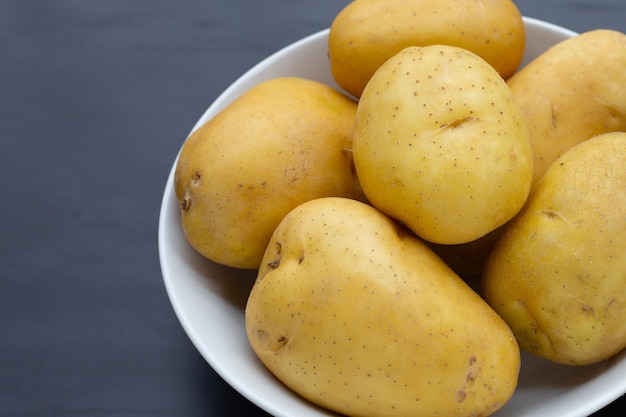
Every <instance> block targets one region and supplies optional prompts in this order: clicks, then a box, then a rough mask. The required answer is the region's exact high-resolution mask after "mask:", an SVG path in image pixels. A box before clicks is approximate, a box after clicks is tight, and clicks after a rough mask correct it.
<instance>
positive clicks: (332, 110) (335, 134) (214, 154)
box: [174, 78, 364, 269]
mask: <svg viewBox="0 0 626 417" xmlns="http://www.w3.org/2000/svg"><path fill="white" fill-rule="evenodd" d="M355 112H356V103H355V102H354V101H353V100H351V99H349V98H347V97H346V96H344V95H343V94H341V93H339V92H338V91H336V90H334V89H332V88H331V87H328V86H326V85H323V84H320V83H317V82H314V81H310V80H306V79H302V78H277V79H273V80H269V81H266V82H264V83H261V84H259V85H257V86H255V87H253V88H252V89H250V90H249V91H247V92H246V93H244V94H243V95H242V96H241V97H240V98H238V99H237V100H236V101H235V102H233V103H232V104H230V105H229V106H228V107H227V108H226V109H224V110H223V111H222V112H221V113H220V114H218V115H216V116H215V117H214V118H213V119H211V120H209V121H208V122H207V123H206V124H204V125H203V126H202V127H200V128H199V129H198V130H197V131H195V132H194V133H193V134H192V135H191V136H190V137H189V138H188V140H187V141H186V142H185V143H184V145H183V148H182V150H181V153H180V155H179V159H178V162H177V166H176V172H175V175H174V186H175V191H176V196H177V198H178V200H179V202H180V206H181V215H182V227H183V229H184V232H185V235H186V237H187V240H188V241H189V243H190V244H191V245H192V246H193V247H194V248H195V249H196V250H197V251H198V252H200V253H201V254H202V255H204V256H206V257H207V258H209V259H211V260H213V261H215V262H217V263H220V264H224V265H228V266H231V267H237V268H251V269H254V268H258V266H259V263H260V261H261V258H262V257H263V252H264V251H265V248H266V246H267V243H268V242H269V239H270V237H271V235H272V232H273V231H274V228H275V227H276V226H277V225H278V223H279V222H280V220H281V219H282V218H283V216H284V215H285V214H287V213H288V212H289V210H291V209H292V208H294V207H296V206H297V205H299V204H300V203H303V202H304V201H307V200H309V199H312V198H316V197H324V196H341V197H350V198H356V199H362V198H364V197H363V194H362V192H361V189H360V187H359V185H358V181H357V179H356V177H355V175H354V167H353V164H352V154H351V152H350V149H351V147H352V130H353V125H354V116H355Z"/></svg>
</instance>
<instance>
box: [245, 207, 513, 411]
mask: <svg viewBox="0 0 626 417" xmlns="http://www.w3.org/2000/svg"><path fill="white" fill-rule="evenodd" d="M245 313H246V314H245V316H246V317H245V319H246V332H247V335H248V338H249V340H250V343H251V346H252V348H253V349H254V351H255V352H256V354H257V355H258V357H259V359H260V360H261V361H262V362H263V363H264V364H265V365H266V366H267V367H268V369H269V370H271V371H272V372H273V373H274V374H275V375H276V376H277V377H278V378H279V379H280V380H281V381H282V382H284V383H285V385H287V386H288V387H290V388H291V389H293V390H294V391H295V392H297V393H299V394H300V395H302V396H303V397H305V398H307V399H308V400H310V401H312V402H314V403H316V404H318V405H320V406H322V407H325V408H328V409H330V410H333V411H336V412H339V413H341V414H342V415H346V416H375V417H414V416H433V417H434V416H439V417H459V416H465V417H469V416H487V415H490V414H492V413H493V412H495V411H496V410H497V409H499V408H501V407H502V406H503V405H504V404H505V403H506V402H507V401H508V399H509V398H510V397H511V395H512V394H513V392H514V391H515V387H516V385H517V378H518V372H519V367H520V352H519V347H518V346H517V343H516V341H515V338H514V337H513V334H512V332H511V330H510V329H509V327H508V326H507V325H506V324H505V323H504V321H503V320H502V319H501V318H500V317H499V316H498V315H497V314H496V313H495V312H494V311H493V309H491V308H490V307H489V306H488V305H487V304H486V303H485V302H484V300H483V299H482V298H480V297H479V296H478V295H477V294H476V293H475V292H474V291H472V290H471V289H470V288H469V287H468V286H467V285H466V284H465V283H463V281H462V280H461V279H460V278H459V277H458V276H456V275H455V274H454V272H452V270H451V269H450V268H448V267H447V266H446V265H445V264H444V263H443V262H442V261H441V259H439V258H438V257H437V256H436V255H435V254H434V253H433V252H432V251H430V250H429V249H428V247H426V245H424V244H423V243H422V242H421V241H420V240H418V239H417V238H415V236H413V235H412V234H410V233H408V231H407V230H405V229H404V228H402V227H399V226H398V225H397V224H396V223H395V222H393V221H392V220H391V219H389V218H388V217H387V216H385V215H383V214H382V213H380V212H379V211H378V210H376V209H374V208H373V207H371V206H369V205H367V204H363V203H360V202H358V201H354V200H350V199H345V198H343V199H342V198H322V199H316V200H312V201H308V202H306V203H303V204H302V205H300V206H299V207H297V208H295V209H294V210H292V211H291V212H290V213H289V214H287V216H285V218H284V219H283V220H282V221H281V223H280V224H279V226H278V227H277V228H276V231H275V232H274V234H273V236H272V239H271V241H270V244H269V246H268V250H267V251H266V252H265V256H264V258H263V262H262V263H261V266H260V268H259V274H258V276H257V280H256V282H255V284H254V287H253V288H252V291H251V292H250V297H249V298H248V303H247V305H246V312H245Z"/></svg>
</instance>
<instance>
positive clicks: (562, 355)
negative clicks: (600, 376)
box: [482, 132, 626, 365]
mask: <svg viewBox="0 0 626 417" xmlns="http://www.w3.org/2000/svg"><path fill="white" fill-rule="evenodd" d="M625 248H626V133H622V132H614V133H606V134H603V135H600V136H597V137H594V138H592V139H589V140H587V141H585V142H583V143H581V144H579V145H576V146H575V147H574V148H572V149H570V150H569V151H567V152H566V153H565V154H563V155H562V156H561V157H560V158H559V159H557V160H556V161H555V162H554V163H553V164H552V165H551V166H550V168H548V170H547V171H546V173H545V175H544V176H543V177H542V179H541V180H540V181H539V183H538V184H537V186H536V188H535V190H534V191H533V192H532V194H531V196H530V198H529V200H528V204H527V206H526V207H525V208H524V210H523V211H522V212H521V213H520V215H519V217H517V218H516V219H515V220H514V221H513V222H511V223H510V225H508V226H507V228H506V230H505V232H504V234H503V236H502V237H501V239H500V240H499V241H498V242H497V243H496V246H495V248H494V249H493V250H492V252H491V254H490V256H489V257H488V259H487V263H486V266H485V272H484V276H483V277H482V286H483V290H482V291H483V295H484V297H485V299H486V300H487V301H488V302H489V304H490V305H491V306H492V307H493V308H494V309H495V310H496V311H497V312H498V313H499V314H500V315H501V316H502V317H503V318H504V320H506V322H507V323H508V324H509V325H510V326H511V328H512V329H513V332H514V333H515V335H516V337H517V340H518V341H519V344H520V347H521V348H522V349H524V350H526V351H528V352H531V353H533V354H535V355H537V356H541V357H544V358H546V359H549V360H552V361H554V362H557V363H561V364H567V365H586V364H591V363H595V362H599V361H602V360H604V359H607V358H609V357H611V356H613V355H614V354H616V353H617V352H619V351H621V350H622V349H624V348H626V326H624V323H626V272H625V271H626V252H625V251H624V249H625Z"/></svg>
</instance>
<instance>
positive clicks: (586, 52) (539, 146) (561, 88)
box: [507, 29, 626, 186]
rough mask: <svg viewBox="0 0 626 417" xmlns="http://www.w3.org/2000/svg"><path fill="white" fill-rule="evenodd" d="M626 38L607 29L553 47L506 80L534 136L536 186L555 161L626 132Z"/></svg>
mask: <svg viewBox="0 0 626 417" xmlns="http://www.w3.org/2000/svg"><path fill="white" fill-rule="evenodd" d="M624 68H626V35H625V34H623V33H621V32H618V31H614V30H606V29H597V30H592V31H589V32H585V33H582V34H580V35H578V36H575V37H573V38H570V39H567V40H565V41H562V42H560V43H559V44H557V45H555V46H553V47H552V48H550V49H548V50H547V51H545V52H544V53H543V54H541V55H540V56H538V57H537V58H536V59H534V60H533V61H532V62H530V63H529V64H528V65H526V66H525V67H524V68H522V69H520V70H519V71H518V72H517V73H516V74H515V75H513V76H512V77H511V78H509V79H508V80H507V84H508V85H509V88H510V89H511V92H512V94H513V97H514V98H515V101H516V102H517V103H518V105H519V106H520V109H521V111H522V115H523V118H524V123H525V124H526V125H527V126H528V129H529V132H530V142H531V145H532V148H533V155H534V157H533V167H534V168H533V186H534V185H535V184H536V183H537V181H539V179H540V178H541V176H542V175H543V174H544V172H545V171H546V169H547V168H548V167H549V166H550V164H552V162H554V160H555V159H556V158H558V157H559V156H560V155H562V154H563V153H564V152H565V151H567V150H568V149H570V148H571V147H572V146H575V145H577V144H578V143H580V142H582V141H584V140H587V139H589V138H591V137H592V136H596V135H599V134H602V133H608V132H614V131H625V130H626V100H625V99H624V91H626V71H624Z"/></svg>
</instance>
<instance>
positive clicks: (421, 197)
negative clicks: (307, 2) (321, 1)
mask: <svg viewBox="0 0 626 417" xmlns="http://www.w3.org/2000/svg"><path fill="white" fill-rule="evenodd" d="M478 3H480V6H479V5H477V2H476V1H465V0H464V1H455V2H452V1H442V0H358V1H354V2H352V3H350V4H349V5H348V6H346V7H345V8H344V9H343V10H342V11H341V12H340V13H339V14H338V15H337V16H336V18H335V20H334V21H333V22H332V25H331V28H330V32H329V38H328V42H329V43H328V48H329V65H330V68H331V71H332V74H333V76H334V78H335V80H336V82H337V84H338V85H339V86H341V87H342V88H343V89H344V91H338V90H335V89H334V88H331V87H329V86H326V85H322V84H320V83H317V82H315V81H311V80H307V79H303V78H296V77H289V78H277V79H273V80H269V81H266V82H263V83H261V84H259V85H257V86H255V87H253V88H251V89H250V90H249V91H247V92H245V93H244V94H243V95H241V96H240V97H239V98H238V99H237V100H236V101H234V102H233V103H232V104H230V105H229V106H228V107H227V108H225V109H224V110H223V111H222V112H220V113H219V114H218V115H216V116H215V117H214V118H213V119H211V120H209V121H208V122H207V123H206V124H204V125H203V126H202V127H200V128H199V129H198V130H196V131H195V132H194V133H192V135H190V137H189V138H188V139H187V140H186V142H185V143H184V145H183V148H182V150H181V153H180V155H179V158H178V161H177V166H176V170H175V175H174V185H175V192H176V195H177V198H178V200H179V202H180V207H181V220H182V228H183V230H184V232H185V235H186V237H187V240H188V241H189V243H190V244H191V245H192V246H193V247H194V248H195V249H196V250H197V251H198V252H199V253H201V254H202V255H204V256H205V257H207V258H208V259H210V260H212V261H214V262H217V263H220V264H224V265H228V266H230V267H234V268H245V269H257V270H258V276H257V279H256V282H255V284H254V286H253V288H252V291H251V293H250V297H249V299H248V303H247V307H246V311H245V326H246V331H247V334H248V338H249V341H250V344H251V346H252V349H253V350H254V351H255V353H256V354H257V356H258V357H259V359H260V360H261V361H262V362H263V363H264V364H265V366H267V368H268V369H269V370H270V371H271V372H272V373H273V374H274V375H276V377H277V378H278V379H280V380H281V381H282V382H283V383H284V384H285V385H287V386H288V387H289V388H291V389H292V390H294V391H295V392H297V393H298V394H300V395H301V396H302V397H304V398H306V399H308V400H309V401H311V402H313V403H315V404H317V405H319V406H322V407H325V408H327V409H329V410H332V411H335V412H338V413H341V414H344V415H348V416H415V415H420V416H435V415H436V416H486V415H490V414H492V413H494V412H495V411H497V410H498V409H500V408H501V407H502V406H503V405H504V404H505V403H506V402H507V401H508V400H509V399H510V397H511V396H512V395H513V393H514V391H515V389H516V387H517V379H518V376H519V369H520V364H521V359H520V350H524V351H527V352H530V353H532V354H534V355H537V356H540V357H543V358H545V359H548V360H551V361H554V362H556V363H560V364H565V365H572V366H576V365H585V364H591V363H596V362H599V361H602V360H605V359H607V358H610V357H611V356H613V355H615V354H617V353H618V352H620V351H621V350H623V349H624V348H626V327H625V326H623V323H624V321H625V320H626V275H625V271H626V252H625V251H624V248H626V133H624V132H626V97H625V96H624V94H623V92H624V91H625V90H626V72H625V71H624V70H623V68H626V35H624V34H622V33H620V32H617V31H612V30H603V29H598V30H594V31H590V32H586V33H583V34H580V35H578V36H575V37H574V38H571V39H569V40H566V41H563V42H561V43H560V44H557V45H556V46H554V47H553V48H551V49H549V50H547V51H546V52H544V53H543V54H542V55H541V56H539V57H538V58H537V59H535V60H534V61H532V62H530V63H529V64H528V65H527V66H525V67H524V68H522V69H518V68H519V65H520V62H521V59H522V55H523V51H524V47H525V33H524V24H523V21H522V17H521V15H520V13H519V11H518V9H517V8H516V6H515V4H513V3H512V2H511V1H509V0H492V1H482V2H478Z"/></svg>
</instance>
